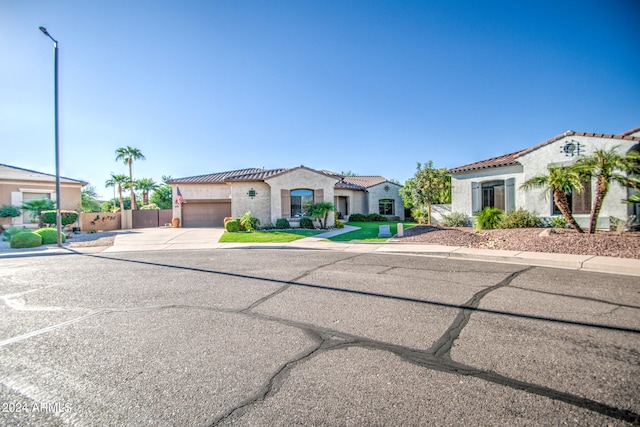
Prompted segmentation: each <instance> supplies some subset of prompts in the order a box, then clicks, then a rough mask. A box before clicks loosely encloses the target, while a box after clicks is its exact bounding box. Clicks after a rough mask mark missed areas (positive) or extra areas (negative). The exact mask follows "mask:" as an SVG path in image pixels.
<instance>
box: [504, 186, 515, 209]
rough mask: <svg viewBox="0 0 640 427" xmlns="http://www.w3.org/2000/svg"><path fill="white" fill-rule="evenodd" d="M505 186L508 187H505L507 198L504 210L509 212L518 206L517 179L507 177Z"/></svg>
mask: <svg viewBox="0 0 640 427" xmlns="http://www.w3.org/2000/svg"><path fill="white" fill-rule="evenodd" d="M505 186H506V189H505V190H506V191H505V196H504V198H505V201H504V207H505V210H504V211H505V212H507V213H509V212H510V211H512V210H513V209H515V208H516V179H515V178H509V179H507V180H506V182H505Z"/></svg>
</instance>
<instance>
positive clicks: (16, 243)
mask: <svg viewBox="0 0 640 427" xmlns="http://www.w3.org/2000/svg"><path fill="white" fill-rule="evenodd" d="M40 245H42V237H41V236H40V235H39V234H36V233H33V232H31V231H25V232H22V233H18V234H14V235H13V236H12V237H11V240H9V247H10V248H12V249H23V248H36V247H38V246H40Z"/></svg>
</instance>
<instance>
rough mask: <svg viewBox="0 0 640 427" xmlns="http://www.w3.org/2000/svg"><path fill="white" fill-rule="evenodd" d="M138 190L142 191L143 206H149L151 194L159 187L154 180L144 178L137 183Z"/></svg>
mask: <svg viewBox="0 0 640 427" xmlns="http://www.w3.org/2000/svg"><path fill="white" fill-rule="evenodd" d="M135 187H136V190H142V204H143V205H148V204H149V192H150V191H155V190H156V189H157V188H158V187H159V185H158V184H157V183H156V182H155V181H154V180H153V179H152V178H142V179H139V180H137V181H136V182H135Z"/></svg>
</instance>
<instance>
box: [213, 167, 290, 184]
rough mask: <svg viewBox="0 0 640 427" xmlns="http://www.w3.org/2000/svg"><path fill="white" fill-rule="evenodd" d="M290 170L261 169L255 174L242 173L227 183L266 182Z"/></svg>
mask: <svg viewBox="0 0 640 427" xmlns="http://www.w3.org/2000/svg"><path fill="white" fill-rule="evenodd" d="M286 171H288V169H261V170H258V171H255V172H249V173H241V174H237V175H233V176H229V177H227V178H226V179H225V182H230V181H264V180H265V179H267V178H271V177H272V176H276V175H280V174H281V173H283V172H286Z"/></svg>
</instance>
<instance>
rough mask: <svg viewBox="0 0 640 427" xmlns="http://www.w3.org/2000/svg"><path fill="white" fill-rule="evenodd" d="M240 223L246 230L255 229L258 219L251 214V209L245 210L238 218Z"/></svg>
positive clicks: (258, 223)
mask: <svg viewBox="0 0 640 427" xmlns="http://www.w3.org/2000/svg"><path fill="white" fill-rule="evenodd" d="M240 224H241V225H242V227H243V228H244V229H245V230H247V231H255V230H256V229H257V228H258V226H259V225H260V220H259V219H258V218H255V217H254V216H252V215H251V211H247V213H245V214H244V215H242V218H240Z"/></svg>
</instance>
